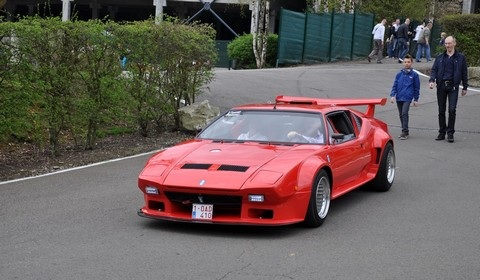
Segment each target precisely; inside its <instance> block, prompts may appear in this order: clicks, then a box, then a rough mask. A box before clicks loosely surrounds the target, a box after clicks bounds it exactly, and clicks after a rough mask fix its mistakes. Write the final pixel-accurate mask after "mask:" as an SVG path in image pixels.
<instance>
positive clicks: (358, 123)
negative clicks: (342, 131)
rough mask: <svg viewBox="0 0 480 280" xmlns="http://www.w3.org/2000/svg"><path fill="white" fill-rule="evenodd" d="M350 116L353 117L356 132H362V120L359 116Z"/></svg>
mask: <svg viewBox="0 0 480 280" xmlns="http://www.w3.org/2000/svg"><path fill="white" fill-rule="evenodd" d="M352 116H353V121H354V122H355V124H356V125H357V130H358V132H359V133H360V130H362V118H360V117H359V116H357V115H355V114H352Z"/></svg>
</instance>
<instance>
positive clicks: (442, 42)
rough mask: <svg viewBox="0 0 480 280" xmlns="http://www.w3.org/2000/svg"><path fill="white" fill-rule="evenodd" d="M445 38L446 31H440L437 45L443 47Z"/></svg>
mask: <svg viewBox="0 0 480 280" xmlns="http://www.w3.org/2000/svg"><path fill="white" fill-rule="evenodd" d="M445 38H447V33H445V32H442V33H440V41H439V42H438V45H439V46H441V47H443V46H445Z"/></svg>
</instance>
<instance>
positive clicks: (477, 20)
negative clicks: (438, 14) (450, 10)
mask: <svg viewBox="0 0 480 280" xmlns="http://www.w3.org/2000/svg"><path fill="white" fill-rule="evenodd" d="M440 23H441V24H442V27H443V31H445V32H446V33H447V36H448V35H452V36H454V37H455V38H456V40H457V46H456V48H457V49H458V50H459V51H461V52H462V53H464V54H465V56H466V58H467V64H468V65H469V66H479V65H480V14H471V15H449V16H445V17H443V18H442V19H441V20H440Z"/></svg>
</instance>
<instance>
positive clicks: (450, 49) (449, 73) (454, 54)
mask: <svg viewBox="0 0 480 280" xmlns="http://www.w3.org/2000/svg"><path fill="white" fill-rule="evenodd" d="M456 44H457V43H456V40H455V38H454V37H452V36H448V37H447V38H445V52H444V53H442V54H441V55H439V56H437V58H436V59H435V62H434V63H433V66H432V71H431V74H430V80H429V82H430V85H429V86H430V89H433V86H434V83H436V84H437V102H438V124H439V127H440V128H439V130H438V133H439V134H438V136H437V138H436V139H435V140H437V141H440V140H445V134H447V140H448V142H450V143H453V142H454V139H453V134H454V133H455V117H456V108H457V101H458V91H459V86H460V82H461V83H462V96H464V95H466V94H467V88H468V69H467V62H466V60H465V56H464V55H463V54H462V53H460V52H458V51H456V50H455V46H456ZM447 100H448V124H447V122H446V117H445V111H446V109H447Z"/></svg>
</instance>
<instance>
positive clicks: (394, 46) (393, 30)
mask: <svg viewBox="0 0 480 280" xmlns="http://www.w3.org/2000/svg"><path fill="white" fill-rule="evenodd" d="M386 24H387V20H386V19H382V21H381V22H379V23H378V24H376V25H375V26H374V27H373V30H372V35H373V50H372V52H371V53H370V54H369V55H368V56H367V60H368V62H371V60H372V59H374V58H376V61H377V63H382V59H383V49H384V40H385V38H386V42H387V46H386V47H387V48H386V49H387V57H389V58H396V59H398V62H399V63H402V62H403V59H404V57H405V56H406V55H407V54H408V53H409V50H410V44H411V43H413V44H415V45H414V46H413V48H412V50H413V53H412V56H414V57H415V61H416V62H420V61H421V59H422V57H425V58H426V60H427V62H428V61H431V60H432V57H431V45H432V40H431V31H432V27H433V23H432V22H431V21H428V20H423V22H422V23H421V24H419V25H418V26H417V27H416V28H415V29H414V30H413V28H412V27H411V24H410V19H409V18H407V19H405V22H404V23H402V24H401V23H400V19H396V20H395V21H393V22H392V24H391V25H390V26H388V29H387V28H386ZM386 34H387V35H386ZM442 35H443V37H442V38H441V40H440V42H439V45H441V44H442V42H443V41H444V40H445V33H442Z"/></svg>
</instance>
